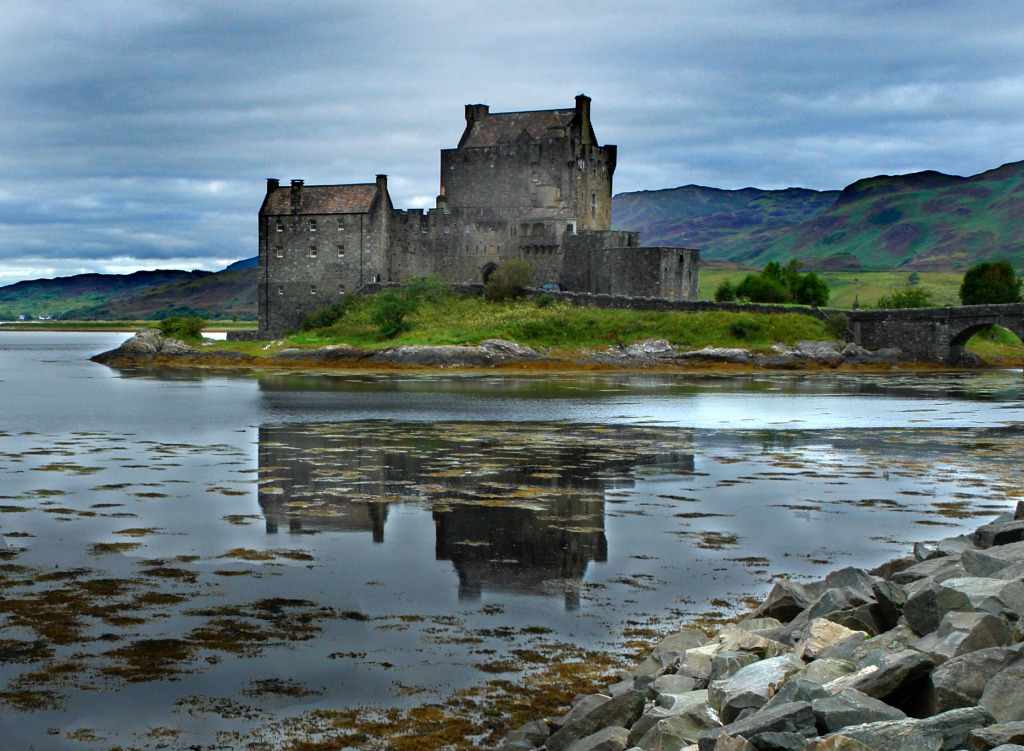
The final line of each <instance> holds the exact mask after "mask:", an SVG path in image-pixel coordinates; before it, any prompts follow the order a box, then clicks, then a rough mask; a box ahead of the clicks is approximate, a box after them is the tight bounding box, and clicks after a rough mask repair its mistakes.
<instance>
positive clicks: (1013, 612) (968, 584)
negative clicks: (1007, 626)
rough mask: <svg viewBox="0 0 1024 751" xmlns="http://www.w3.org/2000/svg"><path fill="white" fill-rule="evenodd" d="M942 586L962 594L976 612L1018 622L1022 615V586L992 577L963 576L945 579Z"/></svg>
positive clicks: (1023, 602)
mask: <svg viewBox="0 0 1024 751" xmlns="http://www.w3.org/2000/svg"><path fill="white" fill-rule="evenodd" d="M942 586H944V587H949V588H950V589H955V590H957V591H958V592H963V593H964V594H965V595H967V597H968V598H969V599H970V601H971V605H973V606H974V608H975V609H976V610H983V611H985V612H986V613H992V614H993V615H1004V616H1006V617H1008V618H1010V619H1012V620H1015V621H1016V620H1018V619H1020V617H1021V616H1022V615H1024V584H1021V583H1020V582H1019V581H1006V580H1005V579H995V578H992V577H981V576H963V577H954V578H952V579H946V581H944V582H942Z"/></svg>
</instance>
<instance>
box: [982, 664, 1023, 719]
mask: <svg viewBox="0 0 1024 751" xmlns="http://www.w3.org/2000/svg"><path fill="white" fill-rule="evenodd" d="M978 705H979V706H982V707H985V708H986V709H987V710H989V711H990V712H991V713H992V714H993V716H994V717H995V718H996V720H998V721H999V722H1011V721H1017V720H1024V658H1021V657H1017V658H1016V659H1014V660H1013V661H1012V662H1010V663H1009V664H1007V665H1006V666H1005V667H1004V668H1003V669H1002V670H1000V671H999V672H998V673H996V674H995V675H994V676H992V678H991V679H989V681H988V683H986V684H985V689H984V691H982V694H981V699H980V700H979V702H978Z"/></svg>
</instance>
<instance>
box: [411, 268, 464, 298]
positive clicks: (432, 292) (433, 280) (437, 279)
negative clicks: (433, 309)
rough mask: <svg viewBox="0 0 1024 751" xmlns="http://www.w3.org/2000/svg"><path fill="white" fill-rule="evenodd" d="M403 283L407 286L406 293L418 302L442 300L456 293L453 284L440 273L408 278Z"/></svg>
mask: <svg viewBox="0 0 1024 751" xmlns="http://www.w3.org/2000/svg"><path fill="white" fill-rule="evenodd" d="M402 284H403V286H404V287H405V294H406V295H407V296H408V297H409V298H410V299H413V300H416V301H418V302H440V301H441V300H443V299H444V298H446V297H451V296H452V295H453V294H454V293H455V290H454V288H453V287H452V285H450V284H449V283H448V282H446V281H445V280H444V279H442V278H441V276H440V275H439V274H431V275H430V276H419V277H414V278H412V279H406V280H405V281H404V282H402Z"/></svg>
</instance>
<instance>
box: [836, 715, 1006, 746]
mask: <svg viewBox="0 0 1024 751" xmlns="http://www.w3.org/2000/svg"><path fill="white" fill-rule="evenodd" d="M990 724H992V715H991V714H990V713H989V712H988V711H986V710H985V709H983V708H981V707H970V708H967V709H953V710H950V711H949V712H944V713H942V714H940V715H936V716H934V717H928V718H927V719H924V720H913V719H907V720H893V721H886V722H872V723H868V724H865V725H852V726H850V727H845V728H843V729H842V730H840V731H839V734H840V735H842V736H844V737H846V738H851V739H853V740H856V741H860V742H861V743H863V744H864V745H865V746H867V747H868V748H870V749H872V751H955V749H959V748H964V747H965V746H966V745H967V741H968V738H969V737H970V734H971V732H972V731H973V730H976V729H977V728H981V727H985V726H986V725H990Z"/></svg>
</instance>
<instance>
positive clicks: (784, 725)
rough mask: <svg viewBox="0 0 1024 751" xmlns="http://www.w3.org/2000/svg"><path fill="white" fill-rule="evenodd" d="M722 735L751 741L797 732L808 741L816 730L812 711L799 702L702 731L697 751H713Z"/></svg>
mask: <svg viewBox="0 0 1024 751" xmlns="http://www.w3.org/2000/svg"><path fill="white" fill-rule="evenodd" d="M722 733H725V734H726V735H730V736H734V737H735V736H742V737H743V738H750V737H752V736H755V735H757V734H759V733H797V734H799V735H802V736H804V737H805V738H811V737H813V736H815V735H817V730H816V729H815V727H814V712H813V711H812V710H811V705H810V704H808V703H807V702H805V701H798V702H790V703H787V704H779V705H777V706H774V707H771V708H769V709H763V710H761V711H760V712H754V713H753V714H751V715H750V716H748V717H745V718H744V719H742V720H738V721H736V722H734V723H731V724H729V725H725V726H724V727H722V728H718V729H714V730H706V731H704V732H703V733H701V734H700V737H699V738H698V740H697V746H698V749H699V751H713V750H714V748H715V742H716V741H717V740H718V736H719V735H721V734H722Z"/></svg>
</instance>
